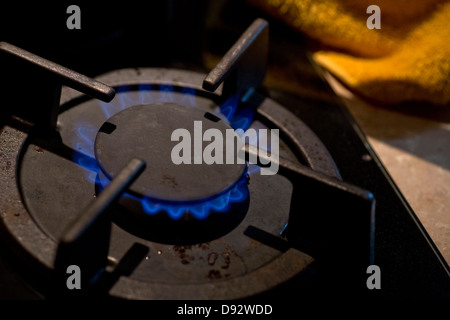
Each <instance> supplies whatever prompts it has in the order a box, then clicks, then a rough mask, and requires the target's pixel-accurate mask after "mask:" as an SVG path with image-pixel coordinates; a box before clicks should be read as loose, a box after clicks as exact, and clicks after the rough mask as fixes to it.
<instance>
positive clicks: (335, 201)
mask: <svg viewBox="0 0 450 320" xmlns="http://www.w3.org/2000/svg"><path fill="white" fill-rule="evenodd" d="M245 148H246V154H252V155H253V156H257V157H259V159H260V158H261V157H263V156H264V155H262V154H261V153H259V152H258V150H257V148H256V147H254V146H250V145H246V146H245ZM265 160H266V161H265V163H268V161H269V160H270V159H269V158H268V157H267V158H266V159H265ZM272 161H274V160H273V159H272ZM278 165H279V172H278V173H279V174H281V175H284V176H286V177H287V178H288V179H289V180H290V181H291V182H292V184H293V186H294V191H293V195H292V201H291V210H290V214H289V221H288V223H287V225H286V227H285V228H284V229H283V230H281V232H280V235H281V236H282V237H284V238H285V239H286V240H287V241H288V243H289V246H290V247H294V248H297V249H299V250H300V251H302V252H305V253H307V254H310V255H311V256H313V257H315V258H317V261H318V267H319V268H320V269H321V272H322V274H325V275H326V276H325V277H324V278H323V281H325V282H328V283H325V284H324V285H325V286H326V287H327V288H330V289H336V290H339V292H343V290H345V292H347V293H348V294H350V295H351V294H352V293H355V292H361V290H360V289H361V288H365V287H366V280H367V278H368V274H367V267H368V266H369V265H373V264H374V263H375V262H374V261H375V257H374V248H375V245H374V241H375V239H374V234H375V198H374V195H373V194H372V193H371V192H369V191H367V190H364V189H362V188H359V187H357V186H354V185H352V184H349V183H346V182H344V181H342V180H339V179H337V178H333V177H330V176H328V175H326V174H323V173H320V172H318V171H315V170H312V169H311V168H309V167H307V166H304V165H301V164H297V163H294V162H292V161H290V160H287V159H284V158H281V157H279V160H278ZM318 195H320V196H318ZM317 199H320V200H319V201H318V200H317ZM361 226H363V227H361ZM363 292H364V290H363Z"/></svg>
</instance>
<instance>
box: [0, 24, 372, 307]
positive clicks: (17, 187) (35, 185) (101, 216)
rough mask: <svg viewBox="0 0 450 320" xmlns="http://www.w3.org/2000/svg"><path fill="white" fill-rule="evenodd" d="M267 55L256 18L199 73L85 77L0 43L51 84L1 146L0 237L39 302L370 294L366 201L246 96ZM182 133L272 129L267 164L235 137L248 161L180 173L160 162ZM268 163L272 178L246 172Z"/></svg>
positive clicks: (291, 124)
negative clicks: (24, 268) (37, 107)
mask: <svg viewBox="0 0 450 320" xmlns="http://www.w3.org/2000/svg"><path fill="white" fill-rule="evenodd" d="M267 46H268V23H267V22H266V21H265V20H262V19H258V20H256V21H255V22H254V23H253V24H252V25H251V26H250V27H249V28H248V29H247V30H246V31H245V32H244V34H243V35H242V36H241V38H240V39H239V40H238V41H237V42H236V44H235V45H234V46H233V47H232V48H231V49H230V50H229V51H228V53H227V54H226V55H225V56H224V57H223V59H222V60H221V61H220V62H219V64H218V65H217V66H216V67H215V68H214V69H213V70H212V71H211V72H210V73H209V74H207V75H205V74H201V73H197V72H192V71H187V70H179V69H162V68H134V69H119V70H115V71H111V72H109V73H106V74H103V75H101V76H98V77H97V78H96V79H95V80H94V79H90V78H87V77H84V76H82V75H79V74H77V73H75V72H73V71H71V70H69V69H66V68H63V67H61V66H59V65H56V64H54V63H52V62H50V61H47V60H45V59H42V58H40V57H37V56H35V55H33V54H31V53H29V52H26V51H24V50H22V49H19V48H17V47H15V46H12V45H10V44H7V43H2V44H1V46H0V49H1V50H2V51H3V52H4V53H5V54H6V55H7V56H15V57H16V58H17V57H18V58H19V59H21V60H25V61H26V62H28V63H31V64H32V65H33V66H34V67H36V68H38V69H42V70H43V71H42V72H45V73H50V74H51V75H52V76H51V79H53V81H54V82H53V83H51V88H50V89H51V90H49V92H51V93H54V94H53V95H51V96H50V95H49V96H50V98H49V99H48V101H43V103H42V105H44V106H45V105H46V102H47V103H48V104H47V105H46V106H47V108H45V109H43V110H42V113H40V115H39V117H37V118H35V119H34V120H35V121H32V123H31V122H28V121H25V120H23V119H21V118H19V117H17V116H13V117H11V119H10V121H9V123H8V124H7V125H6V126H5V127H4V128H3V131H2V132H1V137H2V139H1V141H0V145H1V148H2V150H5V151H2V162H5V163H6V164H7V166H6V167H5V170H4V172H3V173H2V175H1V184H2V189H3V191H4V192H2V193H0V209H1V212H2V216H1V228H2V232H1V236H2V239H3V241H5V242H6V243H8V244H9V246H10V248H11V250H12V251H14V252H15V255H16V258H15V259H16V260H18V261H19V263H21V264H23V265H31V266H33V268H32V269H33V271H32V272H27V273H26V276H25V277H26V279H27V281H28V282H29V283H30V284H31V285H32V286H33V287H34V288H36V290H38V292H39V293H40V294H42V295H43V296H44V297H50V298H53V297H58V296H61V295H62V296H65V295H67V296H73V295H83V296H102V297H103V296H107V297H114V298H123V299H171V300H172V299H243V298H250V297H255V296H266V295H271V296H272V297H278V298H282V299H283V297H285V298H286V297H293V296H296V297H297V296H305V297H306V296H311V295H313V296H314V295H320V294H321V293H322V292H323V290H328V289H332V290H337V291H339V292H340V293H345V294H346V295H348V296H360V295H361V292H364V294H363V295H366V294H367V295H368V294H369V293H368V291H367V288H366V278H367V273H366V269H367V266H369V265H371V264H373V263H374V248H375V242H374V240H375V239H374V228H375V198H374V195H373V194H372V193H371V192H370V191H367V190H365V189H363V188H360V187H358V186H355V185H353V184H351V183H348V182H346V181H343V179H342V177H341V174H340V172H339V170H338V169H337V165H336V163H335V160H334V159H333V157H332V156H331V155H330V152H329V151H328V149H327V147H326V146H325V145H324V143H323V142H322V141H321V139H320V138H319V137H318V136H317V135H316V134H315V132H314V131H313V130H312V129H311V128H310V127H309V126H308V125H307V124H306V123H304V122H303V121H302V120H301V119H300V118H299V117H297V116H296V115H294V114H293V113H292V112H290V111H289V110H288V109H287V108H285V106H283V105H281V104H279V103H278V102H276V101H275V100H273V99H271V98H269V97H266V96H264V95H263V94H261V93H260V92H258V90H257V89H258V87H259V85H260V83H261V81H262V80H263V78H264V74H265V65H266V60H267ZM62 83H64V84H65V85H66V86H64V87H61V84H62ZM105 84H108V85H105ZM72 88H73V89H72ZM74 89H76V90H79V91H80V92H77V91H75V90H74ZM195 122H198V123H201V127H202V128H203V130H204V131H205V130H208V129H215V130H216V131H217V132H220V133H221V134H222V136H225V135H226V132H227V130H232V131H234V132H238V130H241V131H240V132H244V131H246V130H247V131H248V130H251V129H255V130H261V129H265V130H267V131H268V132H272V131H275V130H279V138H280V141H279V157H278V159H274V158H270V157H268V154H267V153H264V152H261V148H260V145H259V144H258V143H257V141H256V143H255V141H253V142H252V141H247V142H248V143H246V144H245V147H244V148H243V149H242V150H241V151H242V152H243V153H244V154H245V155H246V157H247V160H248V158H249V157H255V158H257V159H258V160H259V162H257V163H252V164H249V163H238V162H234V163H223V164H218V163H213V164H206V163H204V162H202V161H201V160H199V159H196V158H195V157H196V155H195V153H194V152H193V153H191V155H190V156H189V157H188V159H189V162H191V163H193V164H175V163H174V162H173V159H172V158H171V155H172V152H173V150H174V146H175V145H176V144H177V141H173V139H171V135H172V133H173V132H174V131H175V130H176V129H179V128H183V129H185V130H187V132H188V133H189V134H190V135H191V136H195V134H196V132H195V131H196V129H195V128H194V127H193V125H194V123H195ZM193 143H195V142H193ZM192 148H193V149H194V148H195V146H194V145H192ZM222 151H224V152H225V151H226V150H225V145H224V144H222ZM235 151H236V150H235ZM197 156H198V155H197ZM270 161H276V164H277V167H278V168H279V170H278V173H277V174H274V175H261V174H260V170H261V168H262V167H263V166H262V163H265V164H266V163H268V162H270ZM71 265H77V266H79V267H80V269H81V270H82V274H83V278H82V288H83V290H75V291H73V290H68V289H67V287H66V278H67V273H66V270H67V268H68V266H71ZM336 272H338V273H339V275H340V277H339V278H336V277H335V276H334V275H336ZM43 279H46V280H45V281H46V282H45V283H43ZM330 286H331V288H330ZM287 288H288V289H287ZM326 288H328V289H326ZM333 288H334V289H333Z"/></svg>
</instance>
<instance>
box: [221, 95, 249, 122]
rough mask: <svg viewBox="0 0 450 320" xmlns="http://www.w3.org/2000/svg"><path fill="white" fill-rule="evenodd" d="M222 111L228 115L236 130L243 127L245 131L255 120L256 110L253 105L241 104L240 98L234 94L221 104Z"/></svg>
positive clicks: (227, 117)
mask: <svg viewBox="0 0 450 320" xmlns="http://www.w3.org/2000/svg"><path fill="white" fill-rule="evenodd" d="M238 106H239V108H238ZM220 112H221V113H222V114H223V115H224V116H225V117H226V119H227V120H228V122H229V123H230V125H231V127H232V128H233V129H234V130H237V129H242V130H244V131H245V130H247V129H248V128H249V127H250V125H251V124H252V122H253V115H254V110H253V109H252V108H251V107H245V106H242V105H239V99H238V98H237V96H234V95H232V96H231V97H229V98H228V99H227V100H226V101H225V102H224V103H223V104H222V105H221V106H220Z"/></svg>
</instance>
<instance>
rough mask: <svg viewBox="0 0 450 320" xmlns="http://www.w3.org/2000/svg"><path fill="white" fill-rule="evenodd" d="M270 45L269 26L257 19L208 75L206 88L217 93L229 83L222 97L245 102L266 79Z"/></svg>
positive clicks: (205, 82)
mask: <svg viewBox="0 0 450 320" xmlns="http://www.w3.org/2000/svg"><path fill="white" fill-rule="evenodd" d="M268 44H269V24H268V22H267V21H266V20H263V19H256V20H255V21H254V22H253V23H252V24H251V25H250V27H249V28H248V29H247V30H246V31H245V32H244V33H243V34H242V36H241V37H240V38H239V39H238V40H237V41H236V43H235V44H234V45H233V46H232V47H231V48H230V50H228V52H227V53H226V54H225V55H224V56H223V58H222V59H221V60H220V62H219V63H218V64H217V65H216V66H215V67H214V69H213V70H211V72H210V73H209V74H208V75H207V76H206V78H205V79H204V80H203V89H205V90H207V91H211V92H214V91H215V90H216V89H217V88H218V87H219V85H220V84H221V83H222V82H224V81H225V82H224V86H223V90H222V96H223V97H226V98H228V97H229V96H231V95H236V97H237V98H238V101H241V102H245V101H246V100H247V99H248V98H249V97H250V96H251V95H252V93H253V92H254V91H255V90H256V89H257V88H258V87H259V85H260V84H261V82H262V81H263V80H264V75H265V73H266V65H267V55H268Z"/></svg>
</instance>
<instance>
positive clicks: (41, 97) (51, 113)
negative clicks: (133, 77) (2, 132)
mask: <svg viewBox="0 0 450 320" xmlns="http://www.w3.org/2000/svg"><path fill="white" fill-rule="evenodd" d="M3 56H5V58H6V59H4V57H3ZM0 57H1V59H0V62H2V64H6V63H8V64H11V63H12V64H13V66H14V67H9V68H8V69H9V70H13V73H14V74H10V75H8V77H7V78H8V81H7V82H6V83H5V84H4V86H3V85H2V90H5V91H7V92H8V93H10V91H13V92H14V90H17V88H14V87H13V86H20V87H21V88H19V90H21V91H19V92H20V94H25V95H28V94H32V95H35V97H33V98H35V104H36V105H35V107H34V108H31V111H32V112H31V113H32V114H34V119H26V120H28V121H31V122H34V123H35V125H37V128H38V129H40V131H41V132H43V133H47V134H48V133H52V132H54V131H55V129H56V122H57V118H58V113H59V102H60V98H61V85H66V86H69V87H71V88H73V89H76V90H78V91H80V92H82V93H85V94H87V95H89V96H91V97H94V98H97V99H100V100H102V101H105V102H110V101H111V100H112V99H113V98H114V96H115V91H114V89H113V88H111V87H109V86H107V85H105V84H103V83H101V82H99V81H96V80H94V79H91V78H89V77H86V76H84V75H82V74H79V73H77V72H75V71H73V70H70V69H68V68H65V67H63V66H61V65H58V64H56V63H54V62H51V61H49V60H46V59H44V58H41V57H39V56H37V55H35V54H33V53H30V52H28V51H25V50H23V49H21V48H18V47H16V46H14V45H12V44H9V43H7V42H0ZM24 64H28V65H27V68H26V70H27V74H26V78H25V80H24V79H22V78H21V79H20V80H19V83H15V82H17V77H19V76H22V75H21V72H18V71H19V70H20V69H21V68H22V66H23V65H24ZM4 69H6V68H4ZM18 74H20V75H18ZM14 80H16V81H14ZM43 85H44V86H45V87H44V89H45V90H40V88H41V87H42V86H43ZM5 87H6V88H5ZM34 89H36V90H34ZM28 109H30V108H28Z"/></svg>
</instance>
